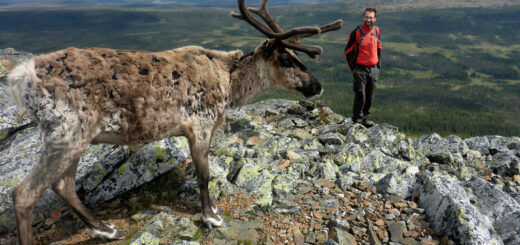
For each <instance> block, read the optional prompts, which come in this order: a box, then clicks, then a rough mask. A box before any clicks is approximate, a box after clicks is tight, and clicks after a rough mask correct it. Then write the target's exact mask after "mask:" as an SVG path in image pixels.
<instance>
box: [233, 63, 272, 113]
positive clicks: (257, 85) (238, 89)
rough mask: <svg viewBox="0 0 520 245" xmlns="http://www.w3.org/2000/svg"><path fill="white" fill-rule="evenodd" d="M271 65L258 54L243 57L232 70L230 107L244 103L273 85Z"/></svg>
mask: <svg viewBox="0 0 520 245" xmlns="http://www.w3.org/2000/svg"><path fill="white" fill-rule="evenodd" d="M269 70H270V67H269V66H268V64H267V62H266V61H265V60H264V59H262V58H261V57H260V56H259V55H258V54H248V55H245V56H244V57H242V58H241V59H240V60H238V61H237V63H236V64H235V66H234V69H232V70H231V101H230V104H229V105H230V107H235V106H241V105H244V104H245V103H246V102H247V101H248V100H249V99H251V98H253V97H254V96H255V95H257V94H258V93H259V92H260V91H262V90H264V89H265V88H269V87H272V80H271V78H270V76H269Z"/></svg>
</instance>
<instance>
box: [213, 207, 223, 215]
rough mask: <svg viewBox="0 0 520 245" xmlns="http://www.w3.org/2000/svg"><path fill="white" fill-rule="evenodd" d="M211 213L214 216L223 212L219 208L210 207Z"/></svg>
mask: <svg viewBox="0 0 520 245" xmlns="http://www.w3.org/2000/svg"><path fill="white" fill-rule="evenodd" d="M211 211H213V213H214V214H221V213H222V212H223V210H222V209H221V208H219V207H211Z"/></svg>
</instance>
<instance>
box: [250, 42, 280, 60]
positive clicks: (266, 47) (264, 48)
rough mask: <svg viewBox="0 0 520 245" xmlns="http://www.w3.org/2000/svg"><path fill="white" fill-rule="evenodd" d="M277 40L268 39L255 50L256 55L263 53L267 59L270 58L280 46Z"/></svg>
mask: <svg viewBox="0 0 520 245" xmlns="http://www.w3.org/2000/svg"><path fill="white" fill-rule="evenodd" d="M276 44H277V42H276V40H275V39H267V40H265V41H263V42H262V43H261V44H260V45H259V46H258V47H256V49H255V53H261V54H262V55H264V56H265V57H269V56H271V55H272V54H273V51H274V50H275V49H277V47H278V45H276Z"/></svg>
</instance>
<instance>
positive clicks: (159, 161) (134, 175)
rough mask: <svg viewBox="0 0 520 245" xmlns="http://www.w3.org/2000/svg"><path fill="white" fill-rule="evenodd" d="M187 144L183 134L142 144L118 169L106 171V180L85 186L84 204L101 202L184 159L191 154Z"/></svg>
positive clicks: (155, 175)
mask: <svg viewBox="0 0 520 245" xmlns="http://www.w3.org/2000/svg"><path fill="white" fill-rule="evenodd" d="M188 148H189V147H188V145H187V140H186V139H185V138H183V137H170V138H166V139H163V140H161V141H157V142H153V143H150V144H147V145H145V146H143V147H142V148H141V149H139V150H138V151H137V152H136V153H135V154H133V155H132V156H131V157H130V158H129V159H128V160H127V161H125V162H124V163H123V164H122V165H121V166H119V167H118V168H117V169H114V170H113V171H111V172H110V173H109V174H108V175H104V177H103V179H104V181H102V182H101V183H99V184H98V185H96V186H95V187H94V188H92V189H89V190H86V191H87V192H86V195H85V196H84V198H83V199H84V200H85V204H87V205H98V204H100V203H103V202H104V201H106V200H109V199H111V198H113V197H115V196H117V195H120V194H122V193H124V192H126V191H128V190H131V189H133V188H134V187H137V186H139V185H141V184H143V183H146V182H149V181H150V180H152V179H153V178H155V177H157V176H159V175H161V174H163V173H165V172H167V171H168V170H170V169H172V168H173V167H175V166H176V165H177V164H178V163H180V162H182V161H184V160H185V159H186V158H187V157H188V156H189V149H188ZM94 164H95V163H94ZM91 173H93V172H91ZM89 178H91V179H96V178H100V177H98V176H96V177H91V176H89Z"/></svg>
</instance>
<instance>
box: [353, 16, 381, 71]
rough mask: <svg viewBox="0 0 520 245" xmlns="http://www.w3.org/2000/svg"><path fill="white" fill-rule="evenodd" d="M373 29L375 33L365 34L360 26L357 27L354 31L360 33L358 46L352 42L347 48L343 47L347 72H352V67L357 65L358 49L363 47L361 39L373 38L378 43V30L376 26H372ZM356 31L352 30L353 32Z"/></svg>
mask: <svg viewBox="0 0 520 245" xmlns="http://www.w3.org/2000/svg"><path fill="white" fill-rule="evenodd" d="M374 28H375V33H365V31H364V30H363V28H362V27H361V26H357V28H356V30H359V33H361V41H359V44H358V43H356V42H355V41H354V43H353V44H352V45H351V46H348V44H347V46H346V47H345V61H346V62H347V65H348V68H349V70H351V71H352V70H354V67H355V66H356V64H357V57H358V54H359V47H360V46H361V45H363V39H365V36H366V35H369V36H373V37H374V38H375V39H376V40H377V41H378V42H379V28H378V27H377V26H374ZM356 30H354V32H355V31H356ZM349 43H350V42H349Z"/></svg>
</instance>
